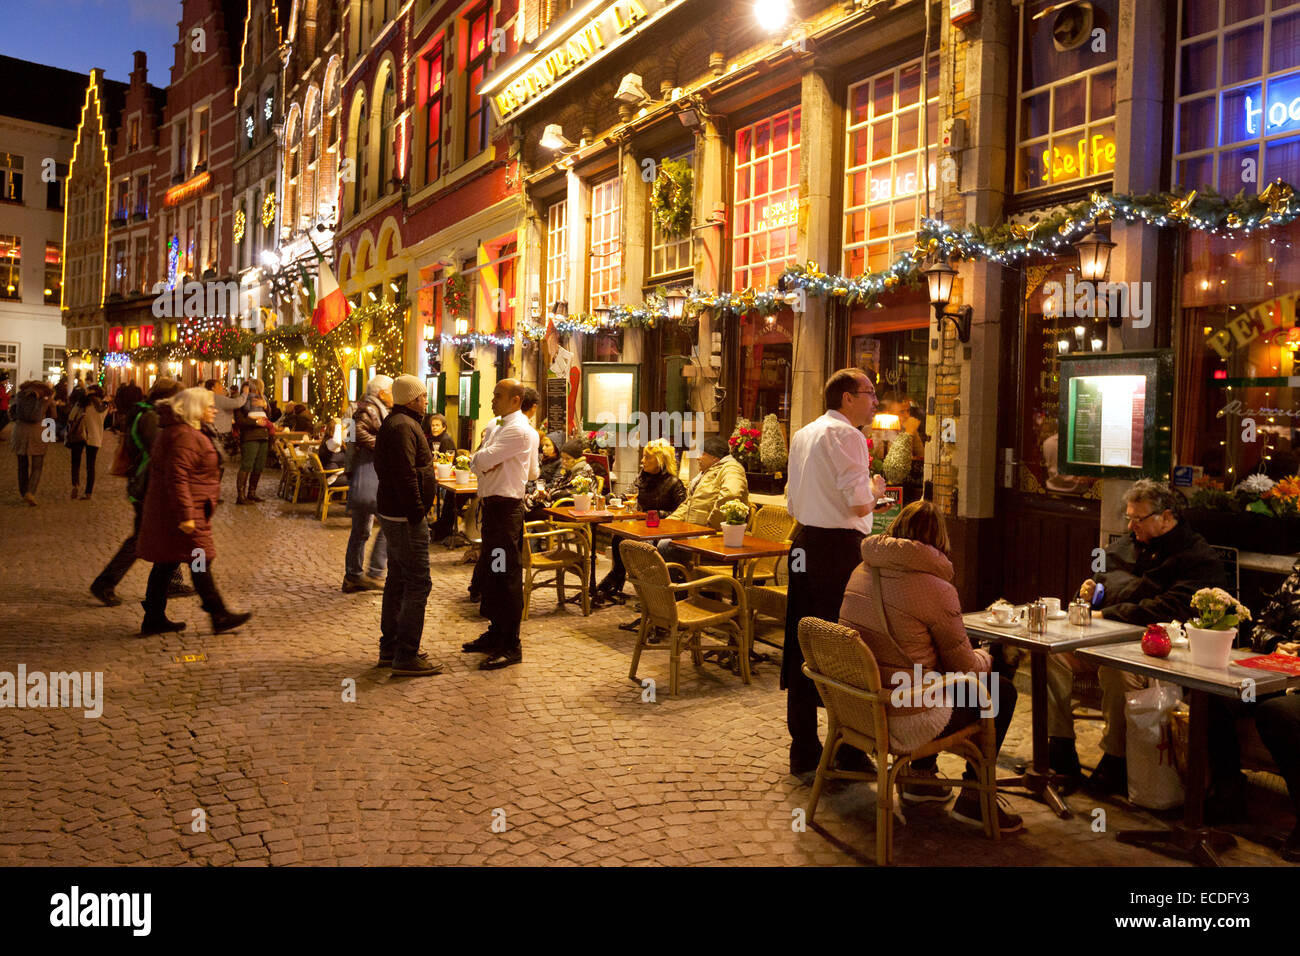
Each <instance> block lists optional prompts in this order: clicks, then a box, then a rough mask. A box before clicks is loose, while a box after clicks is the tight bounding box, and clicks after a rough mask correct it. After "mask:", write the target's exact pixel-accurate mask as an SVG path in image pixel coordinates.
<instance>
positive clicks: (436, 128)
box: [424, 43, 442, 183]
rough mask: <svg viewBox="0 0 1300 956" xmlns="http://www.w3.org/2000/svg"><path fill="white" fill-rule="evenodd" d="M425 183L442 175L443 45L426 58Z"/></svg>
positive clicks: (434, 49)
mask: <svg viewBox="0 0 1300 956" xmlns="http://www.w3.org/2000/svg"><path fill="white" fill-rule="evenodd" d="M424 65H425V89H426V91H427V93H426V96H427V99H426V100H425V104H424V135H425V143H426V144H427V145H426V146H425V149H424V181H425V182H426V183H431V182H433V181H434V180H435V179H437V178H438V177H439V176H440V175H442V44H441V43H439V44H438V45H437V46H435V47H434V48H433V51H432V52H431V53H429V54H428V55H427V56H426V57H425V58H424Z"/></svg>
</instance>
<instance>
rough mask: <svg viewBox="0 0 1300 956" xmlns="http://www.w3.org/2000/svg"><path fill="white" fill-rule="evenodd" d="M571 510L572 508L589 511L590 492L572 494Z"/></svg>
mask: <svg viewBox="0 0 1300 956" xmlns="http://www.w3.org/2000/svg"><path fill="white" fill-rule="evenodd" d="M573 510H574V511H590V510H591V495H590V494H586V495H574V496H573Z"/></svg>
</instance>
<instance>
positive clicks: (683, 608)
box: [619, 541, 750, 695]
mask: <svg viewBox="0 0 1300 956" xmlns="http://www.w3.org/2000/svg"><path fill="white" fill-rule="evenodd" d="M619 547H620V548H622V555H623V565H624V567H626V568H627V576H628V579H629V580H631V582H632V586H633V587H634V588H635V589H636V594H637V597H638V598H639V599H640V602H641V629H640V631H639V632H638V633H637V638H636V650H634V651H633V652H632V667H631V669H630V670H629V671H628V677H630V678H632V679H633V680H635V679H636V671H637V667H638V665H639V664H640V663H641V652H642V651H643V650H646V649H647V648H648V649H650V650H666V651H668V654H669V656H670V657H671V660H672V665H671V670H670V677H669V684H668V693H669V694H672V695H676V694H677V684H678V674H679V672H680V670H681V653H682V651H683V650H688V649H689V650H690V652H691V656H692V658H693V659H694V661H695V665H696V666H697V667H699V666H701V665H702V664H703V663H704V651H706V650H713V649H715V648H714V647H712V646H701V644H700V638H701V635H702V634H703V632H704V631H706V630H711V629H714V630H724V631H727V632H729V633H731V634H734V636H735V639H734V641H728V642H727V643H726V644H720V645H717V648H716V649H720V650H727V651H730V652H731V653H732V654H733V655H734V656H735V657H736V658H737V660H738V664H739V668H740V676H741V678H742V679H743V680H744V682H745V683H746V684H748V683H749V682H750V677H749V635H748V632H747V629H746V627H745V625H746V623H747V622H748V619H749V610H748V607H747V605H746V602H745V589H744V588H742V587H741V586H740V582H739V581H737V580H735V579H734V578H731V577H729V576H727V575H721V574H719V575H714V576H711V577H707V578H700V579H698V580H695V581H687V582H686V583H685V584H673V583H672V581H671V580H670V579H669V577H668V569H669V568H677V569H679V570H681V571H682V572H683V574H684V573H685V571H686V569H685V568H683V567H682V566H681V565H680V564H669V563H668V562H666V561H664V559H663V556H662V555H660V554H659V552H658V551H657V550H655V549H654V548H652V547H651V546H650V545H648V544H646V543H644V542H642V541H622V542H620V543H619ZM704 587H708V588H711V589H716V590H722V591H727V590H730V591H731V592H732V594H733V595H734V597H735V599H736V603H735V604H728V603H726V602H725V601H716V600H713V599H711V598H706V597H702V596H700V595H699V594H696V593H694V592H697V591H699V590H700V589H701V588H704ZM679 594H687V595H689V597H687V599H686V600H683V601H679V600H677V595H679ZM652 628H663V629H664V630H666V631H667V632H668V641H667V643H666V644H664V645H661V646H660V645H652V644H649V643H648V642H647V640H646V639H647V638H648V637H649V636H650V633H651V629H652Z"/></svg>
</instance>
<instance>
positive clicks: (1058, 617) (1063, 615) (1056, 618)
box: [1047, 611, 1070, 621]
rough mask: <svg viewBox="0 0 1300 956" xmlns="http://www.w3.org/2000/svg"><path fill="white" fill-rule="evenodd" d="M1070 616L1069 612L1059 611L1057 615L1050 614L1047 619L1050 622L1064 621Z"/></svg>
mask: <svg viewBox="0 0 1300 956" xmlns="http://www.w3.org/2000/svg"><path fill="white" fill-rule="evenodd" d="M1069 616H1070V612H1069V611H1057V612H1056V613H1055V614H1048V615H1047V619H1048V620H1049V621H1064V620H1065V619H1066V618H1067V617H1069Z"/></svg>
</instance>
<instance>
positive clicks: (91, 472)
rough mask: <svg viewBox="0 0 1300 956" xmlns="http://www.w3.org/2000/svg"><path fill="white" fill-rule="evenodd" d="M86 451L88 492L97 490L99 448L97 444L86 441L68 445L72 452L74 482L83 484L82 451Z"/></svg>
mask: <svg viewBox="0 0 1300 956" xmlns="http://www.w3.org/2000/svg"><path fill="white" fill-rule="evenodd" d="M83 449H84V450H85V452H86V494H90V493H91V492H93V491H94V490H95V456H96V455H98V454H99V448H98V446H96V445H88V444H86V443H85V442H84V441H79V442H73V443H72V444H71V445H69V446H68V451H70V452H72V483H73V484H74V485H79V484H81V452H82V450H83Z"/></svg>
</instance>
